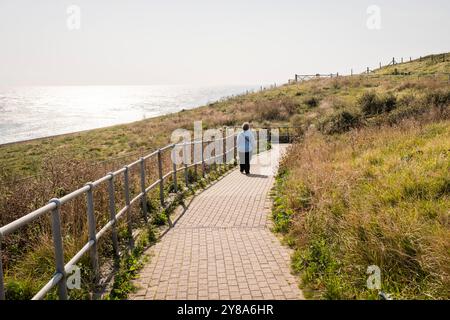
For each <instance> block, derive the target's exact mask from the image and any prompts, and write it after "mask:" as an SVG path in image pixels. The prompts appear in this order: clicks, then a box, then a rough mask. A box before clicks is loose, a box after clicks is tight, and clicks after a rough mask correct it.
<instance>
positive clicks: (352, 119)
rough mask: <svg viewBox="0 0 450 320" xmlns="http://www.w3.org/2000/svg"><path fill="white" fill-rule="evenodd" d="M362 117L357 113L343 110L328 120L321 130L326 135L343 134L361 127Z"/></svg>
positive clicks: (321, 126)
mask: <svg viewBox="0 0 450 320" xmlns="http://www.w3.org/2000/svg"><path fill="white" fill-rule="evenodd" d="M361 123H362V121H361V115H360V114H358V113H356V112H351V111H347V110H341V111H338V112H336V113H334V114H333V115H331V116H330V117H328V118H326V119H325V121H323V122H322V123H321V125H320V129H321V131H322V132H323V133H326V134H335V133H343V132H347V131H350V129H353V128H356V127H359V126H360V125H361Z"/></svg>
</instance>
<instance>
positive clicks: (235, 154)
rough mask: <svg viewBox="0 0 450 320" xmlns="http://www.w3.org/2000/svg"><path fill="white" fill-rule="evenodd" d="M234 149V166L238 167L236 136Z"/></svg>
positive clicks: (235, 137) (235, 136)
mask: <svg viewBox="0 0 450 320" xmlns="http://www.w3.org/2000/svg"><path fill="white" fill-rule="evenodd" d="M233 139H234V148H233V158H234V164H235V165H237V135H236V134H235V135H234V137H233Z"/></svg>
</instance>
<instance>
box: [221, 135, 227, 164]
mask: <svg viewBox="0 0 450 320" xmlns="http://www.w3.org/2000/svg"><path fill="white" fill-rule="evenodd" d="M222 136H223V139H222V152H223V156H222V161H223V168H224V171H226V170H227V144H226V143H225V142H226V139H227V130H226V128H225V127H223V132H222Z"/></svg>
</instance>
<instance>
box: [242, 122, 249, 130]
mask: <svg viewBox="0 0 450 320" xmlns="http://www.w3.org/2000/svg"><path fill="white" fill-rule="evenodd" d="M248 129H250V123H248V122H244V124H243V125H242V130H244V131H247V130H248Z"/></svg>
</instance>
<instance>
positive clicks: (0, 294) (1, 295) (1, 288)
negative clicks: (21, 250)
mask: <svg viewBox="0 0 450 320" xmlns="http://www.w3.org/2000/svg"><path fill="white" fill-rule="evenodd" d="M3 281H4V280H3V259H2V235H1V234H0V301H1V300H5V298H6V297H5V284H4V282H3Z"/></svg>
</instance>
